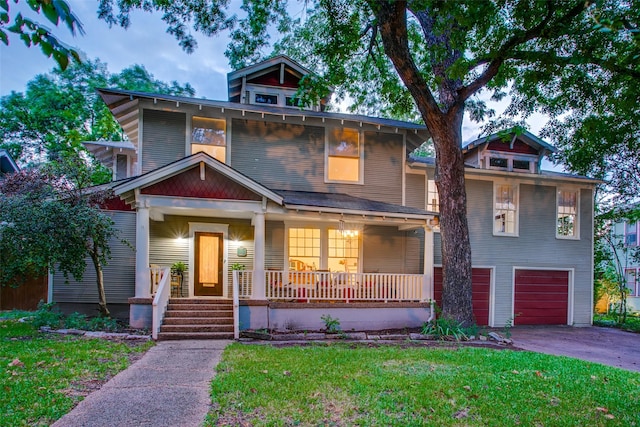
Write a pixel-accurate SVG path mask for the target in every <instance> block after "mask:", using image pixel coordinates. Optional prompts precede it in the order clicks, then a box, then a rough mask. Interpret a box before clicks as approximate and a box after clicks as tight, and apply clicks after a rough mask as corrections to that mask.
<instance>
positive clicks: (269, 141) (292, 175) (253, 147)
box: [231, 119, 403, 204]
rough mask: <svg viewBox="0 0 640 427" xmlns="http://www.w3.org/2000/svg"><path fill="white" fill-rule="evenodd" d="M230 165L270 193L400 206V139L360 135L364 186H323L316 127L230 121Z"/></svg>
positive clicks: (320, 135)
mask: <svg viewBox="0 0 640 427" xmlns="http://www.w3.org/2000/svg"><path fill="white" fill-rule="evenodd" d="M232 128H233V131H232V135H233V141H232V143H231V166H232V167H233V168H234V169H236V170H238V171H240V172H242V173H244V174H246V175H247V176H249V177H251V178H252V179H254V180H256V181H258V182H260V183H261V184H264V185H265V186H267V187H269V188H273V189H282V190H298V191H316V192H328V193H344V194H350V195H352V196H357V197H363V198H367V199H372V200H379V201H384V202H387V203H395V204H401V203H402V194H401V192H400V191H398V189H399V188H400V187H401V184H402V159H403V150H402V135H400V134H388V133H382V132H364V145H363V146H364V185H359V184H334V183H328V184H327V183H325V182H324V147H325V136H324V135H325V132H324V128H322V127H314V126H301V125H293V124H287V123H274V122H267V121H251V120H238V119H234V120H233V124H232Z"/></svg>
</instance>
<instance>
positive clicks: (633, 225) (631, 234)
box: [624, 222, 639, 246]
mask: <svg viewBox="0 0 640 427" xmlns="http://www.w3.org/2000/svg"><path fill="white" fill-rule="evenodd" d="M638 224H639V223H637V222H625V223H624V244H625V245H626V246H638Z"/></svg>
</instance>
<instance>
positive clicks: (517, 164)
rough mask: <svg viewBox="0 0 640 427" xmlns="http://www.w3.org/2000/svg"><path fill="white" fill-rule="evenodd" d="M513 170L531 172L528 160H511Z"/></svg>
mask: <svg viewBox="0 0 640 427" xmlns="http://www.w3.org/2000/svg"><path fill="white" fill-rule="evenodd" d="M513 168H514V169H518V170H525V171H528V170H531V162H530V161H529V160H516V159H514V160H513Z"/></svg>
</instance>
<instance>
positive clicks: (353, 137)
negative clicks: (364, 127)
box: [326, 128, 362, 183]
mask: <svg viewBox="0 0 640 427" xmlns="http://www.w3.org/2000/svg"><path fill="white" fill-rule="evenodd" d="M361 156H362V149H361V145H360V132H358V131H357V130H356V129H349V128H344V129H341V128H333V129H329V130H328V137H327V146H326V180H327V181H332V182H348V183H360V182H362V173H361V170H360V169H361V168H360V166H361Z"/></svg>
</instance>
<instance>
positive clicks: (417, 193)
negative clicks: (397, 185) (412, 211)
mask: <svg viewBox="0 0 640 427" xmlns="http://www.w3.org/2000/svg"><path fill="white" fill-rule="evenodd" d="M406 177H407V183H406V197H405V199H406V201H405V204H406V205H407V206H409V207H412V208H418V209H425V188H424V183H425V179H426V176H425V175H416V174H412V173H408V174H407V175H406Z"/></svg>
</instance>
